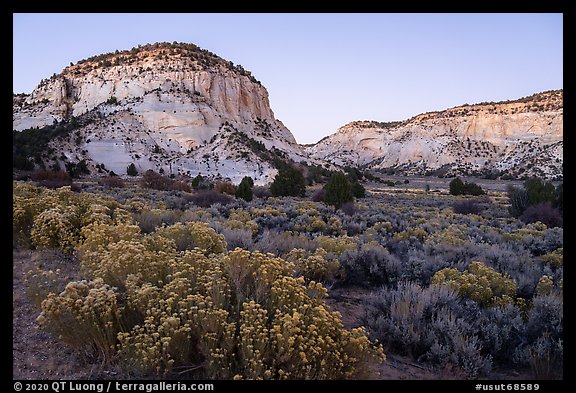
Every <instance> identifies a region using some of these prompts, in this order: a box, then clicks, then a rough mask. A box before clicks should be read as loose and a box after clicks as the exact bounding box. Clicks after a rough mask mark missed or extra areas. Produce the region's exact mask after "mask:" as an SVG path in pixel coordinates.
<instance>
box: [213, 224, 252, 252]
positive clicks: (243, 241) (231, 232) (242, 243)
mask: <svg viewBox="0 0 576 393" xmlns="http://www.w3.org/2000/svg"><path fill="white" fill-rule="evenodd" d="M211 226H212V228H214V230H215V231H216V232H218V233H220V234H222V235H223V236H224V239H225V240H226V245H227V248H228V250H233V249H235V248H237V247H238V248H242V249H244V250H253V248H254V242H253V240H252V230H249V229H241V228H238V229H233V228H229V227H227V226H224V225H222V224H220V223H212V224H211Z"/></svg>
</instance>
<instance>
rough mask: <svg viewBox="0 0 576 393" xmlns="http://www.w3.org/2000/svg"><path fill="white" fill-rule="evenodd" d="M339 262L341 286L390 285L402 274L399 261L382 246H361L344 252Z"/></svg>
mask: <svg viewBox="0 0 576 393" xmlns="http://www.w3.org/2000/svg"><path fill="white" fill-rule="evenodd" d="M339 261H340V265H341V266H342V269H343V273H342V274H343V278H342V279H341V281H340V283H341V284H342V285H358V286H365V287H370V286H378V285H391V284H395V283H396V281H397V280H398V278H399V277H400V276H401V274H402V264H401V262H400V260H399V259H398V258H396V257H395V256H394V255H392V254H390V253H389V252H388V250H386V249H385V248H384V247H382V246H373V245H362V246H361V247H360V248H359V249H349V250H346V251H344V252H343V253H342V254H341V255H340V258H339Z"/></svg>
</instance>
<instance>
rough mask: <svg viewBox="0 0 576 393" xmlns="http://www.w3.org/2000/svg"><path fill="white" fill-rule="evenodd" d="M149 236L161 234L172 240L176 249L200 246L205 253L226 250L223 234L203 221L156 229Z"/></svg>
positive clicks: (217, 252) (181, 249)
mask: <svg viewBox="0 0 576 393" xmlns="http://www.w3.org/2000/svg"><path fill="white" fill-rule="evenodd" d="M150 236H154V237H156V236H161V237H164V238H166V239H168V240H171V241H173V242H174V244H175V246H176V250H178V251H184V250H191V249H193V248H196V247H197V248H200V249H201V250H203V251H205V252H206V254H221V253H223V252H225V251H226V241H225V240H224V236H223V235H220V234H218V233H216V231H215V230H214V229H212V228H210V227H209V226H208V224H206V223H203V222H193V221H189V222H186V223H184V224H183V223H179V222H178V223H176V224H173V225H170V226H166V227H161V228H158V229H156V231H154V233H152V234H151V235H150Z"/></svg>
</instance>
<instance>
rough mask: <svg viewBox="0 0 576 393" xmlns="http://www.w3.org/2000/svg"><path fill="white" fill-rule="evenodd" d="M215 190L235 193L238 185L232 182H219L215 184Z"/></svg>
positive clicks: (229, 193) (223, 192) (230, 193)
mask: <svg viewBox="0 0 576 393" xmlns="http://www.w3.org/2000/svg"><path fill="white" fill-rule="evenodd" d="M214 191H216V192H217V193H220V194H227V195H234V193H236V186H235V185H234V184H232V183H230V182H227V181H226V182H218V183H216V184H214Z"/></svg>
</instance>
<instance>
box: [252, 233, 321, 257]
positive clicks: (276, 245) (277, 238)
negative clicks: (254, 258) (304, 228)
mask: <svg viewBox="0 0 576 393" xmlns="http://www.w3.org/2000/svg"><path fill="white" fill-rule="evenodd" d="M295 248H301V249H304V250H306V251H314V250H315V249H316V248H318V242H317V241H314V240H310V239H308V238H307V237H306V236H304V235H302V234H299V233H294V232H279V231H276V230H268V229H265V230H264V231H263V232H262V234H261V235H260V236H259V237H258V239H257V241H256V243H255V244H254V249H256V250H259V251H261V252H264V253H272V254H274V255H276V256H282V255H286V254H287V253H288V252H290V251H292V250H293V249H295Z"/></svg>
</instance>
